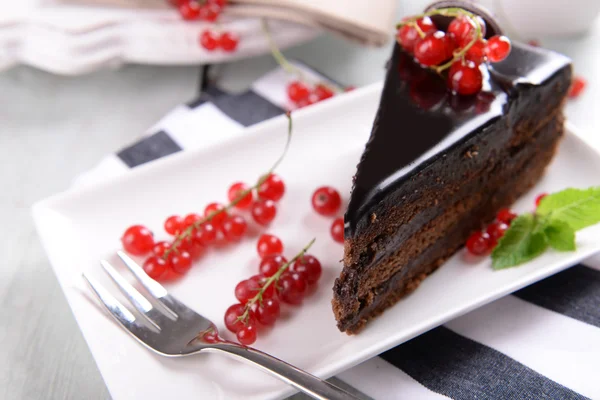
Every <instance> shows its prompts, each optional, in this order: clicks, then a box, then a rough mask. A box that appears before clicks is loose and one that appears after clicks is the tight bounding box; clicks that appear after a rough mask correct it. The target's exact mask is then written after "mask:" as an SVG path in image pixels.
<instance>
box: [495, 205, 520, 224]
mask: <svg viewBox="0 0 600 400" xmlns="http://www.w3.org/2000/svg"><path fill="white" fill-rule="evenodd" d="M515 218H517V214H515V213H514V212H512V211H510V210H509V209H508V208H503V209H501V210H500V211H498V214H497V215H496V220H498V222H502V223H504V224H507V225H510V223H511V222H512V220H513V219H515Z"/></svg>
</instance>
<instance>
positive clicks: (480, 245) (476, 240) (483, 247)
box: [466, 232, 490, 256]
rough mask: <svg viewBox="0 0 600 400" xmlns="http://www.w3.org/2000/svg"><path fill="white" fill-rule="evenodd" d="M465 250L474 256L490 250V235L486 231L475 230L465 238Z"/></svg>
mask: <svg viewBox="0 0 600 400" xmlns="http://www.w3.org/2000/svg"><path fill="white" fill-rule="evenodd" d="M466 246H467V250H468V251H469V253H471V254H474V255H476V256H482V255H484V254H487V253H488V252H489V250H490V236H489V235H488V234H487V233H482V232H475V233H473V234H472V235H471V236H469V238H468V239H467V244H466Z"/></svg>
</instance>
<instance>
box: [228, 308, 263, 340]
mask: <svg viewBox="0 0 600 400" xmlns="http://www.w3.org/2000/svg"><path fill="white" fill-rule="evenodd" d="M245 311H246V307H245V306H244V305H243V304H239V303H238V304H234V305H232V306H230V307H229V308H228V309H227V311H225V318H224V319H225V327H227V329H229V331H231V332H233V333H237V332H238V331H239V330H240V329H242V328H243V327H244V326H245V325H244V323H243V322H242V321H240V320H239V319H238V318H239V317H241V316H242V315H244V312H245ZM255 321H256V319H255V317H254V313H253V312H252V310H249V311H248V321H247V323H248V324H249V325H254V324H255Z"/></svg>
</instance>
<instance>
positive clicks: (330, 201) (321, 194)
mask: <svg viewBox="0 0 600 400" xmlns="http://www.w3.org/2000/svg"><path fill="white" fill-rule="evenodd" d="M311 203H312V206H313V208H314V210H315V211H316V212H318V213H319V214H321V215H325V216H329V215H334V214H335V213H337V212H338V210H339V209H340V206H341V205H342V198H341V196H340V193H339V192H338V191H337V190H335V189H334V188H332V187H331V186H322V187H320V188H318V189H317V190H315V192H314V193H313V195H312V199H311Z"/></svg>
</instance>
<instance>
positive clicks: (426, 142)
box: [344, 43, 570, 237]
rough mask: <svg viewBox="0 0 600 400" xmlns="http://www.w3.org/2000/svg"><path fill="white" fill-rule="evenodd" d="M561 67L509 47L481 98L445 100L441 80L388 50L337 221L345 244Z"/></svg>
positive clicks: (553, 58)
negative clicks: (387, 203)
mask: <svg viewBox="0 0 600 400" xmlns="http://www.w3.org/2000/svg"><path fill="white" fill-rule="evenodd" d="M569 64H570V60H569V59H568V58H566V57H564V56H562V55H560V54H557V53H554V52H551V51H548V50H544V49H539V48H534V47H531V46H527V45H521V44H516V43H513V48H512V51H511V53H510V54H509V56H508V57H507V58H506V59H505V60H504V61H502V62H500V63H497V64H493V66H492V67H490V72H489V74H488V76H487V77H486V83H485V84H484V88H483V91H482V92H480V93H479V94H478V95H476V96H469V97H464V96H459V95H453V94H451V93H449V92H448V91H447V89H446V84H445V81H444V80H443V79H442V78H441V77H439V76H437V75H436V74H434V73H432V72H430V71H428V70H426V69H424V68H421V67H420V66H418V65H417V64H415V62H414V61H413V59H412V57H411V56H409V55H408V54H406V53H405V52H404V51H403V50H402V49H401V47H400V46H399V45H397V44H396V47H395V49H394V52H393V54H392V58H391V60H390V62H389V63H388V71H387V76H386V81H385V85H384V89H383V93H382V95H381V99H380V104H379V110H378V112H377V114H376V116H375V121H374V124H373V130H372V132H371V137H370V139H369V142H368V143H367V145H366V149H365V151H364V153H363V156H362V158H361V160H360V163H359V164H358V167H357V172H356V175H355V180H354V186H353V190H352V194H351V197H350V203H349V205H348V210H347V212H346V215H345V218H344V220H345V235H346V237H351V236H353V235H354V234H355V233H356V227H357V225H358V224H359V223H360V222H361V220H363V219H365V218H368V217H369V215H370V209H371V208H372V207H373V206H375V205H376V204H377V203H378V202H379V201H381V199H382V198H384V197H385V196H386V195H387V194H388V193H390V192H392V191H394V190H395V189H396V188H398V187H399V186H400V185H402V183H403V182H405V181H406V180H407V179H410V177H411V176H412V175H413V174H414V173H416V172H418V171H419V170H420V169H422V168H424V167H425V166H427V165H429V164H430V163H433V162H435V161H436V160H437V159H438V158H439V157H443V156H444V153H445V152H446V151H448V150H449V149H450V148H452V147H453V146H455V145H458V144H460V143H462V142H463V141H465V140H467V139H469V138H470V137H471V136H472V135H477V134H478V133H479V132H481V131H482V130H483V129H485V127H486V126H489V125H490V124H492V123H493V122H494V121H495V120H496V119H497V118H499V117H500V116H501V115H502V114H503V113H505V112H507V107H508V106H507V105H508V104H509V101H508V100H509V97H510V96H513V95H514V94H515V93H516V91H519V90H521V88H524V87H527V86H529V85H541V84H543V83H544V82H546V81H547V80H549V79H550V78H551V77H552V76H553V75H554V74H556V73H557V72H558V71H560V70H562V69H563V68H565V67H567V66H568V65H569Z"/></svg>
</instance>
